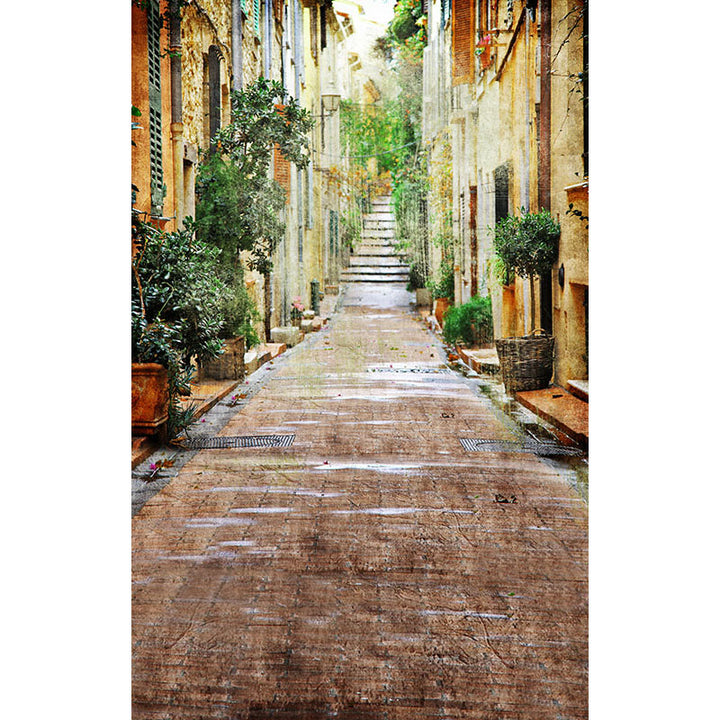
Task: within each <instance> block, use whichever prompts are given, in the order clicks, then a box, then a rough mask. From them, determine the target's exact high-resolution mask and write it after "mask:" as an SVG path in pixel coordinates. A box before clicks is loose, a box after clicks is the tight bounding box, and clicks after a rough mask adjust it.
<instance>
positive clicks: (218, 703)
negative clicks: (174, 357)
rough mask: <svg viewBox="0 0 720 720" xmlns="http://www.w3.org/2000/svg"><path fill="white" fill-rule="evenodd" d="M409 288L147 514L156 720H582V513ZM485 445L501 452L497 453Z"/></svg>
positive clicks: (312, 357) (148, 674)
mask: <svg viewBox="0 0 720 720" xmlns="http://www.w3.org/2000/svg"><path fill="white" fill-rule="evenodd" d="M409 302H410V295H409V293H407V292H406V291H405V290H404V288H403V287H402V286H401V285H389V284H385V285H384V286H382V287H378V286H375V287H372V286H370V285H365V284H355V285H351V286H348V292H347V293H346V296H345V299H344V303H343V307H342V309H341V311H340V312H339V313H337V314H336V315H335V316H334V318H333V320H332V321H331V323H330V325H329V326H328V327H327V328H326V329H325V330H324V331H322V332H319V333H315V334H314V335H313V336H312V337H311V338H310V339H309V340H307V341H306V342H304V343H303V344H302V345H301V346H299V347H298V348H296V349H295V350H296V351H295V352H293V353H291V354H290V355H289V357H288V358H287V359H286V360H285V361H284V362H281V363H278V364H277V369H276V370H275V371H274V372H273V373H272V376H271V379H269V380H268V381H267V383H266V384H265V386H264V387H263V388H262V389H261V390H260V391H259V392H258V393H257V394H256V395H255V397H253V398H252V400H251V401H250V402H249V403H248V404H247V405H246V406H245V407H244V408H243V409H242V410H241V411H239V412H238V413H237V415H236V416H235V417H234V418H233V419H231V420H230V422H229V423H228V424H227V426H226V427H225V428H224V429H223V431H222V433H221V435H222V436H260V435H292V434H294V441H293V442H292V444H291V445H290V446H289V447H278V448H271V447H267V448H252V447H246V448H235V449H207V450H201V451H200V452H198V453H197V454H196V455H195V456H194V458H192V459H191V460H190V461H189V462H188V463H187V464H186V465H185V466H184V467H183V468H182V470H181V471H180V472H179V474H178V476H177V477H176V478H174V479H173V481H172V482H171V483H170V484H169V485H168V486H167V487H165V488H164V489H163V490H162V491H161V492H160V493H158V494H157V495H155V496H154V497H153V498H152V499H150V500H149V501H148V502H147V504H146V505H145V506H144V508H143V509H142V510H141V511H140V512H139V513H138V514H137V515H136V517H135V518H134V520H133V577H134V579H133V615H134V618H133V660H132V663H133V674H134V677H133V706H134V717H135V718H136V719H138V720H139V719H140V718H147V719H151V718H152V719H155V718H157V719H158V720H159V719H160V718H163V719H165V718H173V719H174V720H176V719H179V718H188V719H189V718H192V719H193V720H201V719H203V718H247V719H255V720H260V719H261V718H295V719H298V720H299V719H301V718H306V719H308V720H310V719H320V718H344V719H346V720H349V719H350V718H353V719H359V718H363V719H368V720H369V719H370V718H378V719H380V718H387V719H388V720H390V719H395V718H397V719H400V718H405V719H407V720H419V719H420V718H457V719H460V718H467V719H468V720H469V719H471V718H472V719H474V720H478V719H479V718H493V720H497V719H500V718H517V719H521V718H522V719H527V720H541V719H543V718H553V720H556V719H557V718H583V717H586V716H587V703H586V690H587V613H586V604H587V597H586V593H587V567H586V561H587V527H586V525H587V509H586V505H585V503H584V502H583V501H582V500H581V498H580V497H579V496H578V495H577V494H576V493H575V491H574V490H572V489H571V488H570V486H569V485H568V484H567V482H566V481H565V480H564V479H563V478H562V477H561V476H560V475H559V474H558V473H557V472H556V471H555V470H553V469H552V467H551V465H549V464H547V463H545V462H544V461H543V460H542V459H540V458H539V457H537V456H536V455H534V454H532V453H520V452H499V451H484V452H468V451H466V450H465V449H464V448H463V446H462V445H461V443H460V439H461V438H480V439H486V440H498V441H502V440H513V439H516V438H515V435H514V434H513V432H514V431H513V428H512V426H511V424H510V423H509V422H508V421H507V419H504V418H503V416H502V415H501V414H500V413H498V412H497V411H496V410H494V409H493V407H492V405H491V403H490V402H489V401H488V400H487V399H486V398H484V397H483V396H481V395H480V394H479V393H477V391H476V390H474V389H473V387H472V386H471V385H470V384H469V383H468V382H467V381H466V380H465V379H464V378H463V377H462V376H461V375H460V374H459V373H456V372H453V371H451V370H449V369H448V368H447V366H446V365H445V364H444V363H443V362H442V360H443V358H442V357H441V348H440V346H439V344H438V342H437V340H436V339H435V338H434V336H432V335H431V334H430V333H429V332H428V331H427V330H426V329H425V328H424V326H422V325H421V324H420V323H419V322H418V321H417V316H415V315H414V314H412V312H411V306H410V304H409ZM489 447H492V446H489Z"/></svg>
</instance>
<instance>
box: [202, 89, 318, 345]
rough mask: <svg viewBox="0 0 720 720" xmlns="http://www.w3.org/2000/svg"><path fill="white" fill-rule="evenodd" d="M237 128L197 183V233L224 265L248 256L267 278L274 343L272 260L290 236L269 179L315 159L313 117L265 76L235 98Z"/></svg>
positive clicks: (211, 155) (214, 151)
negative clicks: (278, 170) (280, 163)
mask: <svg viewBox="0 0 720 720" xmlns="http://www.w3.org/2000/svg"><path fill="white" fill-rule="evenodd" d="M230 100H231V118H230V122H229V123H228V124H227V125H225V126H224V127H222V128H221V129H220V130H219V131H218V133H217V135H216V136H215V138H213V142H212V145H211V149H210V152H208V153H207V154H206V157H205V159H204V161H203V164H202V165H201V167H200V171H199V174H198V179H197V185H196V189H197V194H198V203H197V222H198V230H199V233H200V235H201V237H203V239H205V240H206V241H207V242H208V243H211V244H213V245H216V246H217V247H220V248H221V250H222V253H223V263H224V264H225V265H226V266H228V265H232V264H233V263H238V262H239V260H238V258H239V256H240V253H241V252H242V251H249V259H248V261H249V265H250V268H251V269H253V270H256V271H257V272H258V273H260V274H261V275H262V276H263V279H264V295H265V317H264V320H265V322H264V325H265V336H266V338H265V339H266V342H269V340H270V325H271V315H272V306H271V302H270V298H271V274H272V270H273V256H274V253H275V249H276V247H277V245H278V243H279V242H280V241H281V240H282V239H283V237H284V235H285V222H284V220H283V215H284V208H285V204H286V202H287V195H286V191H285V189H284V188H283V187H281V185H280V184H279V183H277V182H276V181H275V180H274V179H272V178H271V177H270V176H269V173H270V168H271V165H272V162H273V158H275V160H276V161H277V160H278V157H279V155H281V156H282V157H283V158H284V159H285V160H287V161H288V162H290V163H293V164H294V165H295V166H296V167H298V168H305V167H307V165H308V163H309V161H310V154H309V137H308V133H309V131H310V130H311V129H312V127H313V125H314V120H313V119H312V116H311V115H310V113H309V112H308V111H307V110H305V109H303V108H302V107H300V104H299V103H298V102H297V101H296V100H295V99H294V98H292V97H291V96H290V95H288V93H287V91H286V90H285V88H284V87H283V85H282V84H281V83H279V82H276V81H271V80H266V79H265V78H259V79H258V80H256V81H255V82H254V83H251V84H250V85H248V86H247V87H246V88H244V89H243V90H242V91H235V90H233V91H232V93H231V97H230Z"/></svg>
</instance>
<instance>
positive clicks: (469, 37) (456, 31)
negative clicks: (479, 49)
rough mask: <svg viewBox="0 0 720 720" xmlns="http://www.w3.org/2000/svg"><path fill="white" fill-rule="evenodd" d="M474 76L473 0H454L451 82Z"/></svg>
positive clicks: (455, 83)
mask: <svg viewBox="0 0 720 720" xmlns="http://www.w3.org/2000/svg"><path fill="white" fill-rule="evenodd" d="M474 76H475V0H455V2H454V4H453V11H452V84H453V85H462V84H463V83H469V82H472V80H473V78H474Z"/></svg>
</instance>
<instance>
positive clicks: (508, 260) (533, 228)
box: [491, 208, 560, 277]
mask: <svg viewBox="0 0 720 720" xmlns="http://www.w3.org/2000/svg"><path fill="white" fill-rule="evenodd" d="M491 230H492V231H493V232H494V245H495V253H496V254H497V256H498V257H499V258H500V260H501V261H502V263H503V265H504V266H505V267H506V268H507V269H511V270H514V271H515V272H516V273H517V274H518V275H519V276H520V277H533V276H535V275H541V274H542V273H544V272H547V271H548V270H550V269H551V268H552V266H553V263H554V262H555V261H556V260H557V256H558V247H559V242H560V225H559V223H558V222H557V221H556V220H555V219H554V218H553V217H552V215H550V213H549V212H548V211H547V210H541V211H540V212H539V213H530V212H527V211H526V210H525V209H523V208H521V209H520V215H514V216H513V215H510V216H508V217H506V218H504V219H503V220H501V221H500V222H498V223H497V224H496V225H495V228H494V229H493V228H491Z"/></svg>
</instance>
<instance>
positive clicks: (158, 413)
mask: <svg viewBox="0 0 720 720" xmlns="http://www.w3.org/2000/svg"><path fill="white" fill-rule="evenodd" d="M169 407H170V392H169V389H168V375H167V369H166V368H165V367H163V366H162V365H159V364H158V363H133V365H132V434H133V435H157V434H160V435H161V436H163V435H164V434H165V433H166V428H167V420H168V410H169Z"/></svg>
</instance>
